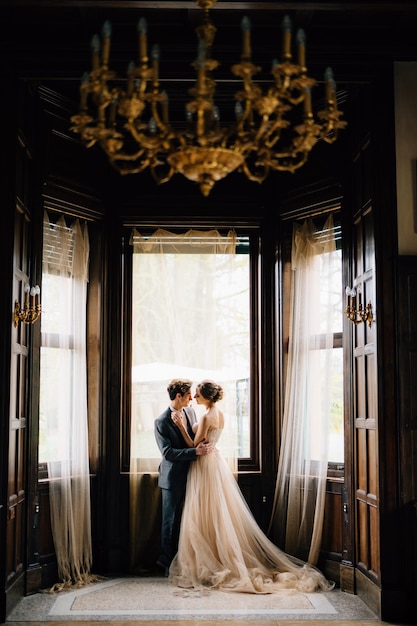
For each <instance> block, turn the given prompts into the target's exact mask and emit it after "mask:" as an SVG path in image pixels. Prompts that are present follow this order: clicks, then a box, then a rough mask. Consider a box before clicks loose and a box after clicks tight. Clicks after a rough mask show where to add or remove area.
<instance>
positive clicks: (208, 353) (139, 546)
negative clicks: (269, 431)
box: [130, 229, 250, 571]
mask: <svg viewBox="0 0 417 626" xmlns="http://www.w3.org/2000/svg"><path fill="white" fill-rule="evenodd" d="M131 244H132V245H133V284H132V302H133V305H132V306H133V322H132V324H133V326H132V406H131V433H130V443H131V447H130V537H131V547H132V550H131V568H132V571H138V568H140V567H142V566H143V563H144V562H145V561H146V560H149V561H151V560H152V556H151V555H149V554H147V551H148V552H149V550H150V549H151V546H152V542H154V543H155V544H159V540H160V525H159V524H158V517H159V515H160V510H159V508H158V507H159V504H160V494H159V491H158V487H157V480H158V466H159V463H160V460H161V456H160V452H159V449H158V447H157V445H156V442H155V437H154V433H153V423H154V420H155V418H156V417H158V415H159V414H160V413H161V412H162V411H163V410H164V409H165V408H166V407H167V406H168V404H169V398H168V394H167V391H166V388H167V383H168V382H169V380H170V379H171V378H175V377H184V378H189V379H191V380H192V381H193V382H194V383H195V384H196V383H198V382H200V381H201V380H202V379H203V378H211V379H215V380H216V381H217V382H219V383H220V384H221V385H222V386H223V387H224V390H225V397H224V400H222V410H223V411H224V412H225V415H226V416H227V417H228V419H227V424H228V428H227V429H226V432H225V433H224V437H222V440H221V442H220V446H221V447H222V448H223V451H224V453H225V454H226V455H227V456H228V458H229V459H233V461H231V464H232V467H233V468H234V467H235V465H234V462H235V461H236V453H237V428H236V416H237V413H238V411H237V406H236V402H237V400H236V397H237V392H236V385H237V381H239V380H248V379H249V328H250V326H249V279H248V276H249V273H248V268H249V262H248V260H249V255H248V254H246V255H245V254H235V253H236V234H235V233H234V231H229V232H228V233H226V234H225V235H222V234H220V233H219V232H218V231H217V230H210V231H199V230H188V231H186V232H184V233H179V234H178V233H173V232H170V231H167V230H164V229H158V230H156V231H155V232H154V233H153V234H152V235H150V236H143V235H142V234H141V233H139V232H138V231H137V230H136V229H133V231H132V233H131ZM242 337H243V340H242ZM194 408H195V410H196V412H197V414H198V412H199V410H200V409H201V407H198V406H195V405H194ZM220 446H219V447H220ZM157 550H158V551H159V545H158V546H157ZM157 554H158V552H157V553H156V556H157Z"/></svg>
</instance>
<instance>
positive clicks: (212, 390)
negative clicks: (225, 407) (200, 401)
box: [197, 380, 223, 404]
mask: <svg viewBox="0 0 417 626" xmlns="http://www.w3.org/2000/svg"><path fill="white" fill-rule="evenodd" d="M197 389H198V391H199V392H200V393H201V395H202V396H203V398H205V399H206V400H209V401H210V402H212V403H213V404H215V403H216V402H218V401H219V400H221V399H222V398H223V387H221V386H220V385H218V384H217V383H215V382H214V380H202V381H201V383H199V384H198V385H197Z"/></svg>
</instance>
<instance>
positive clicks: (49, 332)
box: [40, 213, 92, 591]
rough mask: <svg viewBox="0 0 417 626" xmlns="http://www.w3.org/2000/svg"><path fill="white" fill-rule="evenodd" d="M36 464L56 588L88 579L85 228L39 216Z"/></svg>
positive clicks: (87, 255)
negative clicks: (45, 483)
mask: <svg viewBox="0 0 417 626" xmlns="http://www.w3.org/2000/svg"><path fill="white" fill-rule="evenodd" d="M43 235H44V244H43V250H44V253H43V273H42V309H43V311H42V317H41V334H42V338H41V342H42V346H41V394H40V440H41V442H40V460H44V461H46V462H47V465H48V478H49V489H50V508H51V525H52V533H53V539H54V544H55V551H56V556H57V563H58V576H59V579H60V582H59V583H57V584H56V585H54V587H53V588H52V590H54V591H55V590H60V589H65V588H68V587H73V586H80V585H83V584H85V583H88V582H90V581H91V580H92V576H91V574H90V570H91V564H92V548H91V524H90V521H91V520H90V478H89V460H88V432H87V371H86V304H87V281H88V262H89V239H88V230H87V225H86V224H85V223H84V224H81V223H80V222H79V220H78V219H76V220H75V221H73V222H72V224H70V225H67V224H66V222H65V219H64V217H63V216H61V217H60V218H59V219H58V221H57V222H56V223H53V222H52V221H51V220H50V219H49V216H48V214H47V213H45V216H44V230H43Z"/></svg>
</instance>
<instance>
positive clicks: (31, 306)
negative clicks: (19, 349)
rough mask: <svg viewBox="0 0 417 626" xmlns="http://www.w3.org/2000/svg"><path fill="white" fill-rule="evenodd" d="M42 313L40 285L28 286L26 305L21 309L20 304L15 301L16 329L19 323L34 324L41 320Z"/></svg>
mask: <svg viewBox="0 0 417 626" xmlns="http://www.w3.org/2000/svg"><path fill="white" fill-rule="evenodd" d="M41 311H42V309H41V303H40V288H39V285H36V287H30V286H29V285H26V287H25V303H24V305H23V306H22V307H21V306H20V304H19V302H18V301H17V300H16V301H15V305H14V314H13V323H14V326H15V328H16V327H17V326H18V325H19V322H22V323H23V324H34V323H35V322H36V321H37V320H38V319H39V317H40V314H41Z"/></svg>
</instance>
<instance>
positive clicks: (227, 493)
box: [169, 429, 334, 593]
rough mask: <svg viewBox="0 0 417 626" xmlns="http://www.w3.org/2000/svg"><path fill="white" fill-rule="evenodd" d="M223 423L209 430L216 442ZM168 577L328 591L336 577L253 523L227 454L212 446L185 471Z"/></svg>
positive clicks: (178, 581) (181, 582)
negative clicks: (176, 541)
mask: <svg viewBox="0 0 417 626" xmlns="http://www.w3.org/2000/svg"><path fill="white" fill-rule="evenodd" d="M221 432H222V430H221V429H213V430H209V432H208V437H207V438H208V439H209V440H210V441H211V442H212V443H213V444H215V443H216V442H217V441H218V440H219V437H220V435H221ZM169 580H170V582H172V583H173V584H175V585H177V586H179V587H185V588H190V587H194V588H198V587H209V588H216V589H221V590H223V591H238V592H246V593H273V592H274V591H280V590H282V589H295V590H298V591H301V592H306V593H311V592H314V591H329V590H330V589H332V588H333V587H334V583H331V582H329V581H328V580H326V578H325V577H324V576H323V574H322V573H321V572H320V571H319V570H318V569H316V568H315V567H312V566H310V565H308V564H306V563H304V562H303V561H300V560H298V559H296V558H295V557H292V556H290V555H288V554H286V553H285V552H283V551H282V550H280V549H279V548H278V547H277V546H275V545H274V544H273V543H272V542H271V541H270V540H269V539H268V537H267V536H266V535H265V534H264V533H263V531H262V530H261V529H260V527H259V526H258V524H257V523H256V521H255V519H254V517H253V515H252V513H251V511H250V510H249V508H248V506H247V504H246V501H245V500H244V498H243V495H242V493H241V491H240V489H239V486H238V484H237V482H236V479H235V477H234V475H233V473H232V471H231V470H230V467H229V465H228V463H227V461H226V459H225V458H224V457H223V456H222V454H221V453H220V451H219V450H218V449H217V448H215V450H214V451H213V452H212V453H211V454H208V455H206V456H199V457H198V459H197V460H196V461H194V462H193V463H192V464H191V466H190V469H189V472H188V479H187V491H186V498H185V503H184V509H183V515H182V521H181V532H180V539H179V546H178V552H177V555H176V556H175V558H174V560H173V561H172V563H171V567H170V570H169Z"/></svg>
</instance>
